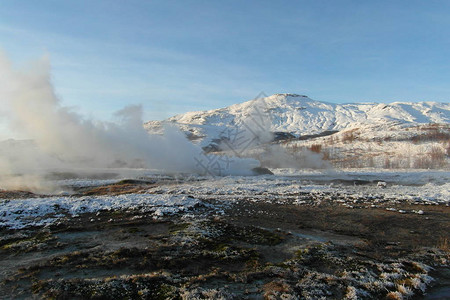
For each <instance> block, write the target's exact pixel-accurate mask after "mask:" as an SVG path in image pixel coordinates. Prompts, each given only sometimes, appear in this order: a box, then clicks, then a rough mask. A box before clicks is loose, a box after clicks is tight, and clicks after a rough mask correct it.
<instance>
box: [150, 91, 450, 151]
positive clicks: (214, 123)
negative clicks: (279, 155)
mask: <svg viewBox="0 0 450 300" xmlns="http://www.w3.org/2000/svg"><path fill="white" fill-rule="evenodd" d="M164 123H171V124H174V125H177V126H179V127H180V128H181V130H183V131H184V132H186V134H188V136H189V137H190V138H191V139H192V140H197V141H199V142H200V144H201V145H203V146H205V145H208V144H209V143H211V141H214V140H217V139H219V138H220V137H221V135H223V134H224V131H225V130H227V129H230V128H245V127H247V128H248V127H249V124H251V126H252V127H255V126H256V127H259V128H260V129H262V128H264V130H266V131H269V132H272V133H276V134H277V135H284V136H286V137H300V136H304V135H312V134H320V133H323V132H325V131H341V130H344V129H349V128H355V127H361V126H365V125H371V128H376V126H375V127H374V125H378V124H379V125H383V126H386V125H387V124H391V125H404V126H415V125H418V124H427V123H440V124H448V123H450V104H449V103H437V102H418V103H408V102H394V103H389V104H382V103H352V104H335V103H328V102H322V101H316V100H313V99H310V98H309V97H307V96H303V95H296V94H275V95H272V96H269V97H265V98H259V99H254V100H250V101H247V102H244V103H240V104H235V105H231V106H229V107H226V108H221V109H214V110H208V111H197V112H188V113H184V114H180V115H176V116H174V117H171V118H169V119H167V120H165V121H162V122H160V121H150V122H147V123H146V124H145V127H146V128H147V129H148V130H149V131H155V130H158V128H160V127H161V126H162V125H163V124H164ZM375 130H376V129H375Z"/></svg>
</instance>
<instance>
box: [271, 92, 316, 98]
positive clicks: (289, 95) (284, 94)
mask: <svg viewBox="0 0 450 300" xmlns="http://www.w3.org/2000/svg"><path fill="white" fill-rule="evenodd" d="M272 96H283V97H294V98H298V97H301V98H309V97H308V96H306V95H299V94H291V93H278V94H273V95H272Z"/></svg>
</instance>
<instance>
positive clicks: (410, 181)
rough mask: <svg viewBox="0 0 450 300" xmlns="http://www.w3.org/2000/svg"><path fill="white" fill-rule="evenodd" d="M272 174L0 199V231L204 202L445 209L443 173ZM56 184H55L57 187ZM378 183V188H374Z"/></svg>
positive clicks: (448, 190)
mask: <svg viewBox="0 0 450 300" xmlns="http://www.w3.org/2000/svg"><path fill="white" fill-rule="evenodd" d="M272 171H273V172H274V173H275V175H265V176H248V177H243V176H228V177H200V176H196V175H189V176H188V175H184V177H181V176H178V177H173V176H172V177H170V176H169V177H167V178H168V179H171V180H168V181H169V182H170V184H160V185H156V186H155V187H151V188H148V189H147V190H146V191H144V193H139V194H126V195H116V196H113V195H107V196H92V197H91V196H89V197H88V196H83V197H79V196H53V197H45V198H29V199H8V200H0V227H7V228H24V227H28V226H45V225H48V224H53V223H54V222H57V221H58V220H59V219H60V218H64V217H76V216H78V215H80V214H83V213H97V212H99V211H104V210H106V211H113V210H127V211H138V212H140V213H144V214H148V215H152V216H154V217H155V218H157V217H158V216H162V215H165V214H174V213H181V212H187V211H189V209H191V208H193V207H194V206H196V205H197V204H199V203H200V202H202V201H204V200H208V199H214V200H216V201H221V202H222V203H225V204H227V203H228V204H232V203H234V202H236V201H239V200H242V199H245V200H251V201H269V202H271V203H280V204H283V203H289V204H297V205H302V204H305V203H308V204H314V201H322V200H324V199H325V200H327V199H328V200H330V199H331V200H333V201H335V202H338V203H342V204H343V205H345V206H347V207H352V206H353V205H354V203H362V202H364V203H366V204H369V205H370V204H372V206H373V207H378V204H379V203H382V202H384V203H385V202H388V203H391V204H395V203H402V202H408V203H417V204H441V205H447V206H448V205H449V202H450V172H448V171H408V170H404V171H389V170H384V171H380V170H378V169H366V170H360V171H354V170H342V171H328V172H320V171H317V170H294V169H273V170H272ZM161 178H166V177H164V176H163V177H161V175H156V174H147V177H146V179H147V180H151V179H153V180H156V181H158V180H161ZM62 182H63V183H65V184H66V185H67V184H69V183H70V184H71V185H72V186H77V187H80V186H92V185H102V184H110V183H112V180H95V181H92V180H85V179H80V180H75V179H72V180H70V181H67V180H66V181H62ZM62 182H61V181H59V183H62ZM380 182H381V183H382V184H379V183H380Z"/></svg>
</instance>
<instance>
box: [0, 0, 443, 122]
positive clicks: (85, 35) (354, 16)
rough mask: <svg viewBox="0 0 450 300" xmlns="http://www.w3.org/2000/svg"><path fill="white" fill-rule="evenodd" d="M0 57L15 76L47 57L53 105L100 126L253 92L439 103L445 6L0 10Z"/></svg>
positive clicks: (87, 5)
mask: <svg viewBox="0 0 450 300" xmlns="http://www.w3.org/2000/svg"><path fill="white" fill-rule="evenodd" d="M0 51H2V52H4V53H5V54H6V56H7V57H8V58H9V59H10V60H11V61H12V63H13V64H14V66H15V67H17V68H21V67H22V66H24V65H26V64H27V63H30V62H33V61H34V60H36V59H39V58H40V57H42V56H48V57H49V59H50V63H51V79H52V83H53V85H54V89H55V92H56V94H57V95H58V97H59V99H60V100H61V103H62V104H63V105H64V106H69V107H72V108H73V109H74V110H76V111H77V112H79V113H80V114H84V115H86V116H89V117H93V118H98V119H102V120H107V119H108V118H110V116H111V115H112V114H113V113H114V112H115V111H117V110H120V109H121V108H123V107H124V106H127V105H130V104H142V105H143V107H144V111H145V114H144V119H145V120H161V119H164V118H167V117H170V116H172V115H175V114H178V113H183V112H187V111H193V110H207V109H213V108H220V107H226V106H228V105H231V104H234V103H239V102H243V101H246V100H250V99H253V98H254V97H255V96H257V95H259V94H260V92H264V93H265V94H267V95H271V94H274V93H297V94H304V95H308V96H309V97H311V98H313V99H315V100H320V101H328V102H336V103H348V102H393V101H411V102H416V101H438V102H448V101H449V99H450V85H449V82H450V59H449V53H450V1H446V0H442V1H436V0H429V1H422V0H421V1H417V0H404V1H403V0H395V1H393V0H389V1H385V0H377V1H361V0H339V1H331V0H329V1H324V0H309V1H294V0H292V1H289V0H285V1H265V0H258V1H234V0H224V1H200V0H197V1H195V0H193V1H191V0H184V1H171V0H164V1H147V0H128V1H121V0H96V1H93V0H65V1H60V0H39V1H35V0H20V1H17V0H0ZM0 101H1V99H0Z"/></svg>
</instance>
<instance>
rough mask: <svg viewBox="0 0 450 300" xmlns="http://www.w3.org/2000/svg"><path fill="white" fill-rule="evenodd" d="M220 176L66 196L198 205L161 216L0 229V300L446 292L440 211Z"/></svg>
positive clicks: (132, 214)
mask: <svg viewBox="0 0 450 300" xmlns="http://www.w3.org/2000/svg"><path fill="white" fill-rule="evenodd" d="M227 180H228V179H227ZM229 180H231V179H229ZM229 180H228V181H224V182H222V183H220V186H222V187H223V189H220V188H218V187H214V188H212V187H211V185H212V183H210V182H208V181H201V180H195V181H184V182H178V181H174V180H166V179H164V180H159V181H158V180H128V181H121V182H118V183H114V184H105V185H100V186H94V187H92V186H91V187H89V186H88V187H74V188H73V193H72V195H71V196H70V197H71V199H72V200H74V199H75V200H76V199H84V198H83V197H96V196H105V195H108V196H111V197H115V196H118V195H128V194H133V195H134V194H143V195H147V194H149V195H153V194H161V193H162V194H177V195H180V194H183V193H184V194H185V195H186V196H189V197H194V198H196V199H197V200H198V201H197V202H195V205H191V206H189V207H188V208H187V209H184V210H178V211H172V212H171V213H157V212H158V210H148V209H146V210H144V209H142V208H140V207H133V208H130V209H124V208H121V209H111V208H109V209H103V210H102V209H98V210H96V211H89V212H86V213H82V214H76V215H70V214H68V213H66V214H64V213H63V212H58V213H57V216H58V218H56V217H55V220H57V221H55V222H50V223H47V224H46V225H44V226H23V227H21V228H16V229H14V228H12V227H8V226H3V227H2V229H1V238H0V270H1V271H0V280H1V285H0V298H4V299H9V298H18V299H28V298H33V297H35V298H48V299H386V298H387V299H421V298H428V299H440V298H439V297H442V298H441V299H445V296H446V295H447V296H448V293H449V286H450V277H449V276H450V275H449V273H450V271H449V258H450V257H449V254H450V252H449V251H450V246H449V244H448V243H449V234H448V232H450V208H449V207H448V203H444V202H439V201H436V202H434V203H430V202H429V201H418V200H417V199H413V200H411V198H407V199H393V198H392V194H389V197H387V196H383V195H384V194H383V193H381V194H376V193H375V194H374V193H371V194H370V195H369V194H368V193H367V190H364V189H363V190H361V189H359V190H358V191H359V192H358V193H355V192H349V191H350V190H349V189H346V188H344V186H345V185H347V186H349V188H354V186H355V184H356V183H357V184H361V185H370V186H373V184H372V183H371V182H366V181H365V182H353V184H352V185H350V184H349V182H335V183H334V184H335V185H336V184H337V185H340V186H342V187H343V188H342V189H340V188H339V189H336V190H334V189H333V190H330V189H326V190H319V191H318V190H317V189H307V188H304V187H301V186H298V184H297V185H296V186H295V187H294V186H293V183H292V181H290V179H289V180H288V181H276V182H272V183H271V185H270V186H271V188H270V189H267V190H265V189H264V188H260V185H261V181H262V182H263V183H264V180H267V179H262V180H256V179H252V181H251V182H248V181H246V179H241V178H239V179H232V180H234V181H235V182H234V185H233V186H234V188H233V189H229V188H228V189H226V184H227V182H228V183H229V182H230V181H229ZM239 184H240V185H239ZM263 185H264V184H263ZM206 187H209V189H208V188H206ZM244 187H245V188H244ZM373 188H374V189H375V188H380V187H373ZM361 191H365V192H361ZM0 196H1V198H2V199H4V200H2V201H4V202H2V203H3V204H2V205H4V204H5V203H10V201H20V198H27V199H29V198H30V197H31V198H33V197H35V201H39V200H40V199H41V197H43V196H39V197H38V196H37V195H33V194H30V193H23V192H14V191H8V192H6V191H3V192H2V193H0ZM408 199H409V200H408ZM53 214H55V215H56V213H55V212H53ZM47 217H48V216H47ZM22 221H23V220H22ZM31 224H32V223H31ZM433 297H437V298H433Z"/></svg>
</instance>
